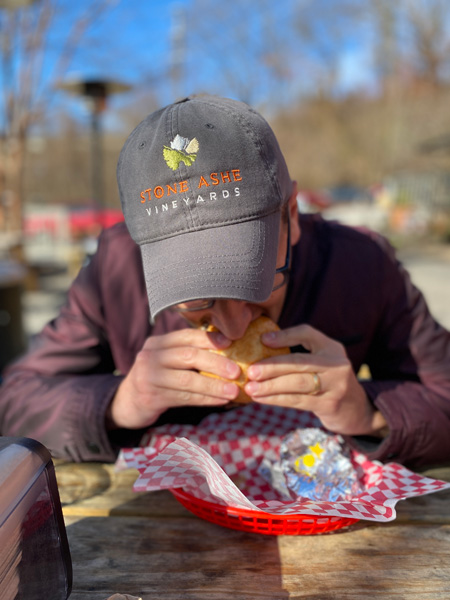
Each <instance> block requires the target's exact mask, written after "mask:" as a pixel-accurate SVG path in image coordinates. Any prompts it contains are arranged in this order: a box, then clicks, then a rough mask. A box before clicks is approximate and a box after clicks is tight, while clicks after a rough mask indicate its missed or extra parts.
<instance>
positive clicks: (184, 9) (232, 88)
mask: <svg viewBox="0 0 450 600" xmlns="http://www.w3.org/2000/svg"><path fill="white" fill-rule="evenodd" d="M95 1H96V0H77V1H76V2H73V0H54V2H59V3H60V5H61V6H63V7H64V10H63V12H62V13H61V15H60V16H58V18H56V19H55V21H54V26H53V27H52V30H51V37H50V40H49V42H50V43H49V52H48V54H47V59H46V62H45V73H46V76H47V78H49V77H50V74H51V73H52V67H53V65H54V60H55V56H56V55H57V52H58V48H59V47H60V46H61V43H62V40H63V39H64V38H65V37H66V36H67V35H68V32H70V30H71V26H72V24H73V23H74V22H76V21H77V19H78V18H79V15H80V14H82V12H83V11H84V10H85V9H86V8H89V7H91V6H92V5H93V4H95ZM338 1H339V0H303V1H302V2H299V0H278V1H277V2H275V3H274V2H273V0H240V2H239V1H236V0H233V1H232V0H228V1H227V2H215V1H214V0H140V1H139V0H109V2H110V5H111V8H110V9H108V11H106V12H105V13H103V14H102V16H101V18H99V19H98V20H97V21H96V22H95V23H94V24H93V25H92V26H91V27H90V28H89V30H88V32H87V34H86V35H85V37H84V38H83V43H82V44H80V46H79V48H78V50H77V52H76V53H75V55H74V57H73V60H72V61H71V63H70V66H69V68H68V69H67V70H66V71H65V72H64V74H63V77H62V79H63V80H64V81H67V80H73V79H74V78H78V79H82V80H88V79H96V78H100V79H106V80H114V81H121V82H125V83H129V84H130V85H131V86H132V87H133V90H132V92H130V93H127V94H121V95H117V96H114V97H112V98H111V99H110V101H109V110H108V111H107V112H106V113H105V124H106V126H108V127H118V126H120V122H119V120H118V119H119V117H118V109H120V107H122V106H124V105H127V104H133V103H136V102H137V101H138V99H139V97H143V96H145V94H150V93H151V94H153V96H154V98H155V100H156V102H157V103H158V104H160V105H164V104H167V103H169V102H172V101H173V100H174V99H176V97H179V96H183V95H186V94H189V93H195V92H202V91H208V92H211V93H217V94H221V95H226V96H231V97H234V98H237V99H240V100H245V101H248V102H250V103H251V104H254V105H257V108H259V109H263V112H264V111H265V112H270V111H273V110H276V109H277V108H278V107H280V106H283V105H288V104H289V103H290V102H291V101H292V100H293V99H295V98H297V97H299V96H300V95H302V94H307V93H309V92H310V91H311V90H313V89H314V88H315V86H316V85H317V84H318V82H319V81H320V80H321V78H322V79H323V78H324V74H323V73H322V72H321V69H323V68H324V67H325V68H328V67H327V60H328V58H327V60H325V61H324V58H323V57H322V58H321V60H322V63H320V61H319V60H318V57H319V55H320V52H321V51H322V52H324V53H325V55H326V56H327V57H329V59H330V61H332V62H333V65H334V68H335V71H336V76H337V79H338V80H339V86H340V89H341V90H342V91H348V90H351V89H353V88H355V87H357V88H370V86H371V85H372V83H373V82H372V70H371V67H370V60H371V57H370V51H369V49H368V45H367V44H365V42H364V40H365V39H366V36H365V35H361V32H358V31H355V32H354V37H353V39H350V38H349V39H346V41H345V43H344V44H340V45H339V46H338V47H334V46H333V45H332V42H330V41H329V40H328V39H327V35H328V32H327V30H326V27H325V28H324V24H323V22H322V19H321V15H320V14H315V7H316V5H317V4H316V3H317V2H318V3H319V4H321V3H322V4H323V3H324V5H325V6H331V5H333V2H337V3H338ZM38 6H39V0H37V1H36V5H35V7H32V9H35V8H37V7H38ZM202 6H203V10H198V9H199V7H200V9H202ZM300 6H301V7H303V8H304V10H305V11H306V12H305V15H306V16H307V18H308V19H309V20H310V21H311V23H312V26H313V28H314V29H315V35H316V36H318V37H317V39H318V45H319V46H322V47H321V48H317V49H315V48H314V47H307V46H306V45H305V44H304V43H303V44H302V43H301V41H300V40H299V36H298V29H296V26H295V18H296V14H297V13H296V11H298V10H299V7H300ZM194 7H196V8H197V10H196V11H194ZM180 14H181V15H184V20H180V17H179V18H178V20H177V19H176V15H180ZM177 23H178V24H180V23H184V29H183V35H182V36H181V37H182V40H181V42H180V43H179V51H180V53H179V55H180V57H181V67H182V68H181V72H180V76H179V78H178V79H177V80H171V79H170V77H169V76H168V73H169V71H170V66H171V64H172V62H173V56H174V54H173V47H174V45H173V35H174V33H175V32H176V31H177V28H176V24H177ZM315 54H316V55H315ZM280 57H281V59H280ZM175 84H176V85H175ZM53 109H59V110H64V111H67V112H69V113H70V114H72V115H74V116H75V117H76V118H78V119H80V120H86V119H87V118H88V115H89V111H88V108H87V107H86V106H85V105H84V104H83V102H81V101H80V100H79V99H78V98H73V97H71V96H69V95H68V94H66V93H62V92H57V91H56V92H54V93H53V100H52V110H53Z"/></svg>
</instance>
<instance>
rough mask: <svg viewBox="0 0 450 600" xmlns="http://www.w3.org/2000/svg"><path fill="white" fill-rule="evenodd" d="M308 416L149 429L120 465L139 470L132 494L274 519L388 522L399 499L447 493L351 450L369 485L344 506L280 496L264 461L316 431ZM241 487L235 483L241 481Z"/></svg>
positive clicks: (271, 411) (245, 412) (249, 408)
mask: <svg viewBox="0 0 450 600" xmlns="http://www.w3.org/2000/svg"><path fill="white" fill-rule="evenodd" d="M318 426H319V423H318V421H317V419H316V418H315V417H314V415H312V414H311V413H307V412H301V411H297V410H289V409H288V410H286V409H280V408H277V407H270V406H264V405H258V404H249V405H246V406H244V407H242V408H238V409H235V410H232V411H229V412H226V413H215V414H212V415H210V416H208V417H207V418H206V419H204V420H203V421H202V422H201V423H200V424H199V425H197V426H193V425H165V426H162V427H159V428H155V429H153V430H151V431H150V432H149V433H148V434H147V436H146V438H145V439H144V440H143V444H144V445H143V447H140V448H132V449H126V450H122V452H121V454H120V456H119V459H118V461H117V467H118V468H124V467H128V468H135V469H137V470H138V471H139V473H140V475H139V477H138V479H137V480H136V482H135V485H134V490H135V491H152V490H161V489H174V488H183V489H184V490H185V491H186V492H188V493H190V494H192V495H193V496H195V497H197V498H199V499H201V500H205V501H208V502H213V503H215V504H222V505H225V506H229V507H233V508H236V509H245V510H254V511H260V512H265V513H270V514H273V515H280V514H282V515H315V516H334V517H345V518H352V519H362V520H368V521H379V522H386V521H392V520H393V519H395V517H396V512H395V509H394V507H395V505H396V503H397V502H398V501H399V500H403V499H405V498H411V497H413V496H421V495H424V494H430V493H433V492H437V491H439V490H443V489H446V488H450V483H448V482H445V481H439V480H436V479H430V478H427V477H423V476H421V475H418V474H416V473H413V472H412V471H410V470H408V469H406V468H405V467H403V466H401V465H399V464H396V463H389V464H386V465H383V464H381V463H379V462H372V461H370V460H368V458H367V457H366V456H364V455H363V454H361V453H358V452H356V451H353V450H352V460H353V464H354V466H355V468H356V469H357V471H358V473H359V477H360V482H361V484H362V486H363V488H364V491H363V492H362V493H361V494H358V495H357V496H355V497H353V498H351V499H350V500H346V501H342V502H325V501H314V500H309V499H306V498H305V499H299V500H296V501H289V500H286V499H283V498H282V497H281V496H280V495H279V494H278V493H277V492H276V491H275V490H274V489H273V488H272V486H270V484H268V483H267V482H266V481H265V480H264V479H263V477H262V476H261V475H260V474H259V473H258V466H259V464H260V462H261V460H262V458H263V457H268V458H273V459H274V460H276V458H277V456H278V450H279V445H280V441H281V438H282V437H284V436H285V435H286V434H287V433H289V432H290V431H292V430H294V429H298V428H304V427H318ZM236 475H237V479H238V484H239V488H238V487H237V486H236V485H235V483H234V482H233V481H232V479H230V477H233V476H236Z"/></svg>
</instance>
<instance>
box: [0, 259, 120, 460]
mask: <svg viewBox="0 0 450 600" xmlns="http://www.w3.org/2000/svg"><path fill="white" fill-rule="evenodd" d="M98 254H99V253H98V252H97V255H95V256H94V257H93V259H92V261H91V262H90V263H89V264H88V265H87V266H85V267H83V268H82V269H81V271H80V273H79V275H78V277H77V278H76V279H75V281H74V282H73V284H72V286H71V288H70V290H69V292H68V297H67V301H66V304H65V305H64V307H63V308H62V310H61V311H60V314H59V315H58V317H57V318H56V319H54V320H53V321H51V322H50V323H49V324H48V325H46V327H45V328H44V329H43V331H42V332H41V333H40V334H39V335H38V336H37V337H36V338H35V339H34V340H33V342H32V343H31V345H30V348H29V350H28V352H27V353H26V354H25V356H23V357H22V358H21V359H19V360H18V361H17V362H16V363H14V364H13V365H12V366H10V367H9V368H8V369H7V370H5V373H4V380H3V384H2V386H1V388H0V427H1V433H2V435H8V436H25V437H31V438H34V439H36V440H38V441H40V442H41V443H43V444H44V445H45V446H46V447H47V448H48V449H49V450H50V451H51V453H52V454H53V456H55V457H61V458H66V459H68V460H72V461H89V460H94V461H114V460H115V457H116V451H115V449H114V447H113V444H112V441H111V439H110V438H109V437H108V434H107V432H106V428H105V411H106V408H107V406H108V405H109V403H110V401H111V399H112V397H113V395H114V393H115V391H116V390H117V387H118V385H119V383H120V381H121V379H122V377H121V376H120V375H116V374H115V365H114V360H113V357H112V353H111V349H110V345H109V341H108V336H107V329H106V326H105V319H104V316H103V310H102V298H101V292H100V273H99V270H100V268H103V269H104V268H106V266H105V265H104V264H103V265H102V267H100V259H99V257H98Z"/></svg>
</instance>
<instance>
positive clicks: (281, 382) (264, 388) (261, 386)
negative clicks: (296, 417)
mask: <svg viewBox="0 0 450 600" xmlns="http://www.w3.org/2000/svg"><path fill="white" fill-rule="evenodd" d="M245 391H246V392H247V394H248V395H249V396H250V397H251V398H253V399H264V398H269V397H270V398H271V399H272V398H278V397H279V396H290V397H291V402H292V398H293V397H294V396H308V398H307V399H306V400H305V399H303V402H305V401H307V402H308V403H310V402H314V400H313V398H317V397H318V396H319V395H322V394H323V393H324V383H323V376H322V377H321V376H320V375H319V374H318V373H293V374H292V373H291V374H290V375H286V376H284V377H276V378H274V379H267V380H265V381H250V382H249V383H247V384H246V385H245Z"/></svg>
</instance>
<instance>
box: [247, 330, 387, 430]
mask: <svg viewBox="0 0 450 600" xmlns="http://www.w3.org/2000/svg"><path fill="white" fill-rule="evenodd" d="M262 341H263V342H264V344H266V345H267V346H273V347H282V346H290V347H294V346H298V345H302V346H303V347H304V348H306V349H307V350H309V352H310V353H293V354H287V355H283V356H277V357H274V358H270V359H265V360H263V361H261V362H259V363H255V364H254V365H252V366H251V367H250V368H249V370H248V377H249V379H251V380H252V381H250V382H249V383H247V385H246V386H245V390H246V392H247V394H248V395H249V396H251V397H252V399H253V400H254V401H255V402H261V403H263V404H276V405H279V406H286V407H290V408H297V409H301V410H308V411H311V412H313V413H315V414H316V415H317V417H318V418H319V419H320V421H321V422H322V424H323V425H324V427H326V428H327V429H329V430H330V431H333V432H336V433H342V434H347V435H362V434H369V435H379V432H380V431H381V430H382V429H383V428H385V427H386V421H385V419H384V417H383V415H382V414H381V413H380V412H379V411H377V410H376V409H375V408H374V407H373V405H372V404H371V403H370V402H369V399H368V398H367V396H366V393H365V391H364V389H363V387H362V386H361V385H360V384H359V382H358V380H357V378H356V375H355V373H354V371H353V369H352V365H351V364H350V361H349V359H348V358H347V354H346V352H345V349H344V347H343V346H342V344H340V343H339V342H336V341H334V340H332V339H331V338H329V337H327V336H326V335H324V334H323V333H321V332H320V331H318V330H317V329H314V328H313V327H310V326H309V325H298V326H296V327H292V328H290V329H285V330H284V331H278V332H273V333H268V334H264V335H263V336H262ZM319 386H320V387H319Z"/></svg>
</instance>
